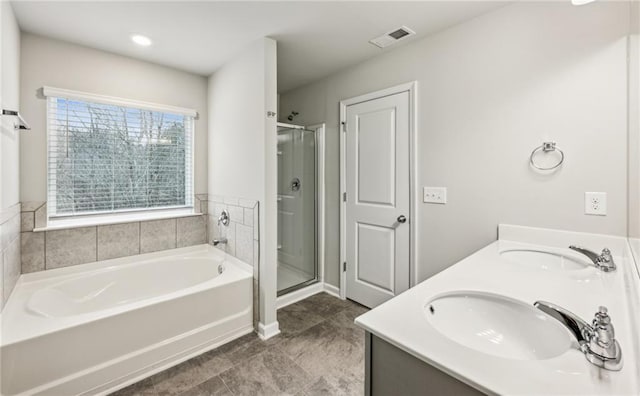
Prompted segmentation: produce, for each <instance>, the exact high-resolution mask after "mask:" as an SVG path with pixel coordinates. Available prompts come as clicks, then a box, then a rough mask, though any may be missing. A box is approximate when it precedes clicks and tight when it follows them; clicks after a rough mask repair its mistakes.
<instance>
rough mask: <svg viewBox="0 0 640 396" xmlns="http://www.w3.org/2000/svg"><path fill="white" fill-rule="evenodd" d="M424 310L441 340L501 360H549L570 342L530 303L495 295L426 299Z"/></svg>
mask: <svg viewBox="0 0 640 396" xmlns="http://www.w3.org/2000/svg"><path fill="white" fill-rule="evenodd" d="M424 310H425V314H426V317H427V321H428V322H429V323H430V324H431V326H433V327H434V328H435V329H436V330H438V331H439V332H440V333H442V335H443V336H445V337H448V338H449V339H451V340H453V341H455V342H457V343H458V344H461V345H463V346H465V347H468V348H471V349H475V350H476V351H479V352H482V353H485V354H488V355H493V356H498V357H501V358H505V359H514V360H542V359H550V358H553V357H555V356H558V355H561V354H563V353H564V352H566V351H567V350H569V348H570V347H571V343H572V341H571V335H570V334H569V332H568V330H567V329H565V328H564V327H563V326H562V325H561V324H560V323H559V322H558V321H557V320H555V319H553V318H551V317H550V316H548V315H546V314H545V313H543V312H542V311H540V310H538V309H536V308H535V307H533V305H528V304H525V303H523V302H520V301H518V300H513V299H510V298H508V297H503V296H499V295H497V294H490V293H482V292H455V293H448V294H445V295H442V296H439V297H436V298H435V299H433V300H431V301H429V302H428V303H427V304H426V305H425V307H424Z"/></svg>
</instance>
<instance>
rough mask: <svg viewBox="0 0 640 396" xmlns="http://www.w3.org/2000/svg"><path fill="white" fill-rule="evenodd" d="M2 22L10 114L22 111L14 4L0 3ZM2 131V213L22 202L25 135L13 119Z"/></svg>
mask: <svg viewBox="0 0 640 396" xmlns="http://www.w3.org/2000/svg"><path fill="white" fill-rule="evenodd" d="M0 14H1V15H0V20H1V25H0V27H1V32H0V36H1V38H0V39H1V43H0V45H1V46H2V56H1V61H0V63H1V66H0V74H1V82H0V107H1V108H2V109H9V110H21V108H20V29H19V28H18V24H17V22H16V19H15V17H14V15H13V10H12V9H11V4H10V3H9V2H6V1H3V2H1V3H0ZM1 122H2V124H1V128H0V152H1V155H2V158H1V159H0V213H1V212H2V210H3V209H6V208H8V207H10V206H12V205H15V204H17V203H18V202H19V201H20V187H19V169H20V160H19V154H20V150H19V149H18V147H19V145H20V135H21V134H22V133H25V132H18V131H16V130H14V128H13V125H14V123H15V122H16V119H15V118H14V117H6V116H3V117H2V119H1Z"/></svg>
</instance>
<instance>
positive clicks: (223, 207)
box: [213, 202, 227, 218]
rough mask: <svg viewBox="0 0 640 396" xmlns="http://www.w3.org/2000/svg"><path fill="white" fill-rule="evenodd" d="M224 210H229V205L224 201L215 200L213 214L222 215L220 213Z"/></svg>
mask: <svg viewBox="0 0 640 396" xmlns="http://www.w3.org/2000/svg"><path fill="white" fill-rule="evenodd" d="M223 210H227V205H226V204H224V203H222V202H214V203H213V215H214V216H216V218H217V217H218V216H220V214H222V211H223Z"/></svg>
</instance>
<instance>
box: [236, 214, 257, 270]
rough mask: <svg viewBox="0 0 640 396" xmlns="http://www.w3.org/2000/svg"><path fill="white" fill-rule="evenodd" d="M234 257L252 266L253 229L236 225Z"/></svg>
mask: <svg viewBox="0 0 640 396" xmlns="http://www.w3.org/2000/svg"><path fill="white" fill-rule="evenodd" d="M235 256H236V257H237V258H238V259H239V260H240V261H244V262H245V263H247V264H249V265H253V229H252V228H251V227H248V226H246V225H242V224H237V225H236V254H235Z"/></svg>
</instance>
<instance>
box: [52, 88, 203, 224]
mask: <svg viewBox="0 0 640 396" xmlns="http://www.w3.org/2000/svg"><path fill="white" fill-rule="evenodd" d="M193 129H194V116H192V115H186V114H179V113H177V112H176V113H173V112H167V111H166V110H164V109H162V110H153V109H150V108H149V106H137V107H136V106H135V105H132V104H131V103H130V102H126V105H118V104H114V103H113V100H110V101H105V102H103V103H101V102H98V101H91V100H84V99H79V98H77V97H62V96H61V95H56V96H48V97H47V130H48V205H47V207H48V208H47V209H48V216H49V218H55V217H66V216H79V215H93V214H105V213H119V212H131V211H143V210H160V209H173V208H190V207H193Z"/></svg>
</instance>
